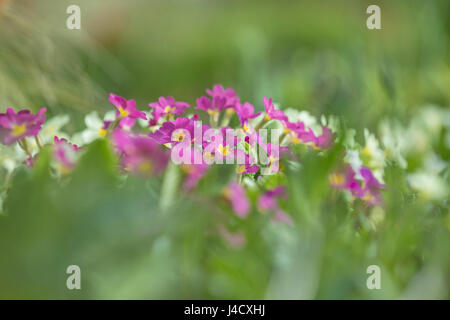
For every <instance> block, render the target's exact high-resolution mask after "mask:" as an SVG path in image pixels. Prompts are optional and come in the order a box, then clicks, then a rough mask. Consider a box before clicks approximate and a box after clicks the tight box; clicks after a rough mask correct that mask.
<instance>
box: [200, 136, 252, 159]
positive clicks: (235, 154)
mask: <svg viewBox="0 0 450 320" xmlns="http://www.w3.org/2000/svg"><path fill="white" fill-rule="evenodd" d="M209 132H211V131H209ZM209 132H208V133H209ZM208 133H207V134H205V135H204V142H205V141H206V143H204V147H205V150H204V151H205V153H204V154H205V159H207V161H208V163H212V160H213V159H214V160H215V161H216V162H217V163H224V162H225V163H228V164H232V163H236V162H238V163H239V162H243V161H244V159H245V152H244V151H243V150H241V149H238V148H236V146H237V145H238V143H239V142H240V138H238V137H237V136H236V134H235V132H234V130H233V129H230V128H227V127H225V128H221V129H216V130H215V131H214V132H212V133H211V134H208Z"/></svg>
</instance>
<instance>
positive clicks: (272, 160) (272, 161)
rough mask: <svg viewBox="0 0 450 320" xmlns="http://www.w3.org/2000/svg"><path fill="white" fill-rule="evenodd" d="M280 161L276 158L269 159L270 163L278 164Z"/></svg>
mask: <svg viewBox="0 0 450 320" xmlns="http://www.w3.org/2000/svg"><path fill="white" fill-rule="evenodd" d="M278 160H279V159H278V158H275V157H274V156H272V155H271V156H270V157H269V161H270V163H274V162H276V161H278Z"/></svg>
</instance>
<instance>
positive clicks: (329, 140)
mask: <svg viewBox="0 0 450 320" xmlns="http://www.w3.org/2000/svg"><path fill="white" fill-rule="evenodd" d="M332 144H333V133H332V132H331V130H330V129H329V128H327V127H325V126H322V134H321V135H320V136H318V137H315V136H314V145H315V147H316V148H317V149H321V150H323V149H328V148H330V147H331V146H332Z"/></svg>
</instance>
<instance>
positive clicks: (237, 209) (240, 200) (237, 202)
mask: <svg viewBox="0 0 450 320" xmlns="http://www.w3.org/2000/svg"><path fill="white" fill-rule="evenodd" d="M225 197H226V198H227V199H228V200H229V201H230V202H231V206H232V207H233V211H234V213H235V214H236V216H238V217H239V218H246V217H247V215H248V213H249V211H250V203H249V201H248V199H247V196H246V193H245V189H244V188H243V187H242V186H241V185H240V184H238V183H236V182H232V183H230V184H229V185H228V186H227V188H226V190H225Z"/></svg>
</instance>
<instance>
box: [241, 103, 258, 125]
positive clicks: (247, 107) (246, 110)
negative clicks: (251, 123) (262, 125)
mask: <svg viewBox="0 0 450 320" xmlns="http://www.w3.org/2000/svg"><path fill="white" fill-rule="evenodd" d="M236 113H237V115H238V117H239V121H240V122H241V125H242V126H244V125H245V124H247V122H248V120H250V119H254V118H256V117H257V116H259V115H260V114H261V112H258V113H255V107H254V106H253V105H252V104H250V103H248V102H245V103H243V104H242V103H240V102H238V103H236Z"/></svg>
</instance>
